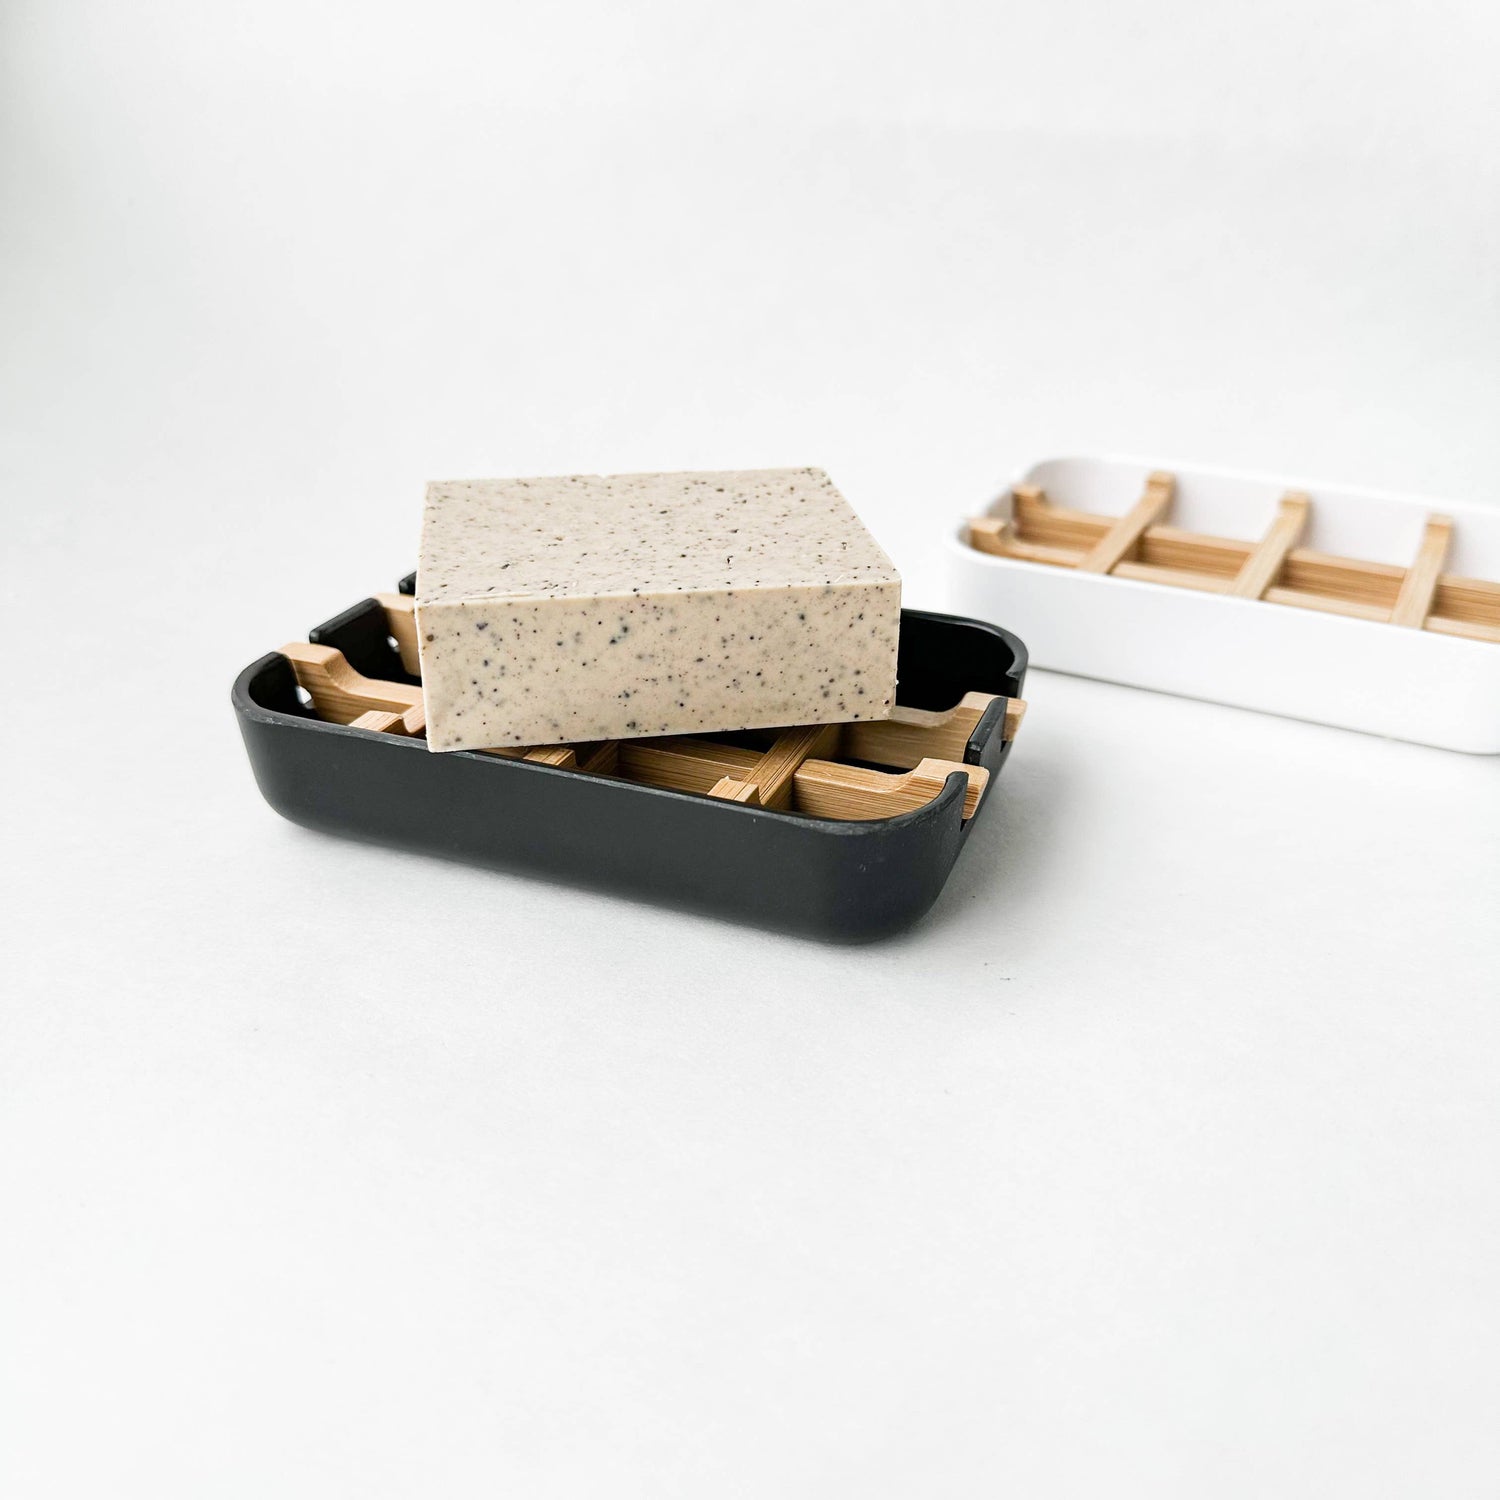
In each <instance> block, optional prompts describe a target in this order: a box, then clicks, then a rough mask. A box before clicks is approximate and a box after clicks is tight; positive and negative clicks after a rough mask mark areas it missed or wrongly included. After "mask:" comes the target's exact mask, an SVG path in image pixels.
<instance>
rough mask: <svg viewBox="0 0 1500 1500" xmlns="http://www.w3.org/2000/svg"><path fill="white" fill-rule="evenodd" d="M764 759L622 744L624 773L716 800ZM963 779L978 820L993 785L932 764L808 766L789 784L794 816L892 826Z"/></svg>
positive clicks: (969, 772) (670, 745)
mask: <svg viewBox="0 0 1500 1500" xmlns="http://www.w3.org/2000/svg"><path fill="white" fill-rule="evenodd" d="M760 759H761V757H760V756H758V755H756V753H755V752H754V751H753V750H741V749H738V748H737V747H735V746H733V745H719V744H714V743H712V742H710V741H708V740H692V739H686V740H684V739H674V738H670V737H668V738H663V739H659V740H624V741H622V742H621V744H620V770H621V772H622V773H623V774H625V775H627V776H632V777H635V778H637V779H639V780H641V781H648V782H650V783H651V784H652V785H653V786H664V787H668V788H670V789H671V790H673V791H677V792H711V791H712V790H713V789H714V787H715V786H717V785H718V783H719V782H720V781H721V780H722V779H723V778H725V777H732V778H733V779H735V780H742V779H743V778H744V776H745V775H746V773H747V772H749V771H751V770H752V769H753V768H754V767H755V765H756V764H757V763H758V762H759V761H760ZM955 772H959V773H961V774H962V775H964V776H966V777H967V778H968V786H967V788H966V789H965V792H964V807H963V816H964V818H965V820H967V819H969V818H971V817H973V816H974V812H975V810H976V809H977V808H978V806H979V799H980V797H981V795H982V794H983V792H984V788H985V786H986V785H987V784H988V782H989V774H990V773H989V772H988V771H986V770H985V768H984V767H983V766H967V765H961V764H959V763H958V762H956V761H948V760H938V759H936V758H929V759H927V760H923V761H919V762H918V763H917V765H916V766H914V767H913V768H912V769H911V770H909V771H902V772H891V771H870V770H866V769H865V768H864V767H863V766H844V765H839V764H838V763H837V762H835V761H829V760H806V761H803V763H802V764H801V765H800V766H798V767H797V770H796V772H795V773H794V775H793V777H792V786H793V793H794V797H795V804H796V809H797V810H798V811H800V812H805V813H811V814H813V815H814V816H815V817H820V818H840V819H844V820H846V821H855V820H859V819H862V818H891V817H895V816H896V814H897V813H903V812H911V811H912V810H913V809H915V808H918V807H922V806H924V805H925V804H926V803H928V802H930V801H932V799H933V798H934V797H936V796H937V794H938V793H939V792H941V791H942V789H943V787H944V785H945V784H946V783H947V780H948V777H949V776H951V775H953V774H954V773H955Z"/></svg>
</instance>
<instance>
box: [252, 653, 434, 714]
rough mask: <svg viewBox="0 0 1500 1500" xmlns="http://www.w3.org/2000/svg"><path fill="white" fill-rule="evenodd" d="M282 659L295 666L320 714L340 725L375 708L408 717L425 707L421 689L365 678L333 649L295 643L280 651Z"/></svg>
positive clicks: (303, 686) (301, 684) (301, 681)
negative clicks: (412, 709) (411, 712)
mask: <svg viewBox="0 0 1500 1500" xmlns="http://www.w3.org/2000/svg"><path fill="white" fill-rule="evenodd" d="M281 655H283V656H284V657H286V659H287V660H288V661H289V662H290V663H291V664H292V670H293V671H294V672H295V673H296V674H297V682H298V684H299V685H300V686H301V687H302V688H303V689H305V690H306V691H307V692H308V693H310V694H311V695H312V697H313V699H314V701H315V702H316V703H317V705H318V712H319V713H320V714H322V715H323V717H324V718H326V719H332V720H333V721H334V722H335V723H337V724H347V723H349V721H350V720H351V719H357V718H358V717H359V716H360V715H361V714H362V713H366V712H368V711H369V710H370V709H372V708H373V709H380V710H383V711H385V712H394V713H405V712H406V710H407V709H409V708H420V707H421V706H422V689H421V688H419V687H412V686H410V685H409V684H407V683H404V682H378V681H376V680H375V679H374V678H372V677H365V676H362V675H361V674H360V673H358V672H356V671H355V670H354V668H353V667H351V666H350V665H349V663H348V661H346V660H345V658H344V653H343V652H342V651H336V650H334V648H333V647H332V646H314V645H312V644H311V643H309V642H307V641H292V642H291V643H290V644H288V645H285V646H283V647H282V648H281Z"/></svg>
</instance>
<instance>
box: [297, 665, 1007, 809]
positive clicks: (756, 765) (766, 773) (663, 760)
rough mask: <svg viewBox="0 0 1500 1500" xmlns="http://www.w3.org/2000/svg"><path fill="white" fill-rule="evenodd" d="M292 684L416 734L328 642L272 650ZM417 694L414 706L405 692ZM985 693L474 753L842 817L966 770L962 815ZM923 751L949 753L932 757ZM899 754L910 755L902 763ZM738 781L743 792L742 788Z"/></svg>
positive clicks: (399, 694)
mask: <svg viewBox="0 0 1500 1500" xmlns="http://www.w3.org/2000/svg"><path fill="white" fill-rule="evenodd" d="M282 655H283V656H285V657H286V658H287V659H288V660H289V661H290V662H291V664H292V667H293V670H294V671H295V673H296V675H297V680H298V682H299V684H300V685H301V686H302V687H303V688H304V689H305V690H306V691H307V692H308V694H309V695H310V696H311V698H312V700H313V706H314V708H315V709H316V711H317V712H318V713H319V715H321V716H322V717H324V718H326V719H329V720H331V721H333V722H335V723H342V724H349V725H351V726H353V727H355V728H358V729H368V730H371V731H372V732H375V733H383V734H389V733H406V734H412V733H420V732H421V731H422V727H423V722H424V721H423V718H422V705H421V701H420V700H421V689H420V688H418V687H413V686H411V685H409V684H405V683H394V682H381V681H376V680H374V679H371V678H366V677H363V676H362V675H361V674H360V673H358V672H356V671H355V670H354V668H353V667H351V666H350V665H349V662H348V661H347V659H346V658H345V657H344V655H343V653H342V652H340V651H338V650H336V649H335V648H333V647H331V646H314V645H310V644H307V643H305V642H300V641H294V642H292V643H291V644H289V645H287V646H285V647H283V648H282ZM413 699H415V700H417V701H415V702H413V701H411V700H413ZM994 701H995V695H993V694H988V693H968V694H965V695H964V697H963V699H962V700H961V701H960V702H959V703H958V704H956V705H955V706H954V707H953V708H951V709H946V710H942V711H932V710H926V709H915V708H898V709H897V710H896V711H895V716H894V717H893V718H892V719H890V720H881V721H872V722H870V723H862V724H859V725H843V724H826V725H812V726H805V727H799V728H796V729H791V730H786V731H783V732H782V733H781V734H779V735H778V737H777V739H776V740H775V741H774V742H773V744H772V745H771V747H770V748H769V749H768V750H766V751H763V752H757V751H754V750H748V749H744V748H742V747H740V746H736V745H727V744H720V743H718V742H716V741H709V740H695V739H671V738H664V739H654V740H636V741H623V742H622V741H605V742H603V743H601V744H597V745H585V746H577V745H543V746H531V747H526V746H506V747H503V748H495V749H488V750H485V751H483V752H482V753H484V754H487V755H495V756H499V757H501V758H503V759H507V760H528V761H531V762H533V763H537V764H542V765H550V766H555V767H558V768H561V769H566V770H580V771H589V772H594V773H599V774H607V775H612V774H620V775H625V776H629V777H633V778H634V779H637V780H642V781H646V782H649V783H650V784H652V785H655V786H664V787H668V788H671V789H673V790H677V791H689V792H705V793H709V794H711V795H716V796H720V797H726V798H728V799H729V800H734V801H755V800H757V799H759V802H760V805H761V806H766V807H775V808H786V807H793V808H795V809H796V810H798V811H801V812H805V813H809V814H811V815H813V816H817V817H828V818H839V819H845V820H854V819H866V818H889V817H894V816H896V815H897V814H898V813H902V812H908V811H911V810H912V809H913V808H916V807H921V806H923V805H924V804H925V803H927V802H929V801H931V800H932V798H933V797H935V796H937V795H938V793H939V792H941V791H942V789H943V787H944V785H945V784H946V780H947V777H948V776H950V775H952V774H954V773H958V774H961V775H963V776H964V777H965V778H966V786H965V794H964V809H963V816H964V818H965V819H967V818H970V817H972V816H973V815H974V812H975V810H976V808H977V807H978V805H979V800H980V798H981V796H982V795H983V792H984V788H985V786H986V785H987V784H988V779H989V772H988V771H986V770H985V768H984V767H983V766H971V765H964V764H961V763H960V759H959V758H960V757H961V756H962V755H963V753H964V750H965V749H966V748H967V745H968V740H969V737H970V735H972V733H973V730H974V727H975V726H976V725H977V724H978V722H979V719H980V717H981V716H982V715H983V713H984V712H985V710H986V709H987V708H988V707H989V705H990V704H991V703H993V702H994ZM1025 711H1026V705H1025V703H1024V702H1022V701H1021V700H1019V699H1008V700H1006V716H1005V722H1004V725H1003V726H1002V731H1001V732H1002V735H1003V736H1004V737H1005V738H1007V739H1009V738H1011V737H1013V736H1014V734H1015V732H1016V729H1017V727H1018V726H1019V724H1020V721H1021V718H1022V716H1023V715H1024V714H1025ZM849 730H854V731H856V732H857V735H858V736H860V738H859V739H858V740H857V744H858V746H859V748H860V750H861V751H863V752H866V753H861V754H859V755H858V758H859V759H871V760H878V761H881V762H883V763H886V764H895V765H898V766H900V767H901V769H899V770H895V771H878V770H872V769H869V768H867V767H864V766H850V765H841V764H839V763H838V762H836V761H834V760H832V759H830V758H828V757H831V756H832V755H833V754H834V753H835V752H837V753H840V754H845V755H853V754H855V753H856V752H855V750H853V749H851V748H849V746H848V745H846V744H845V743H844V742H843V741H844V736H845V733H846V731H849ZM934 748H940V749H952V750H953V751H954V754H953V755H952V756H947V755H935V754H932V753H931V752H932V751H933V750H934ZM908 758H910V759H908ZM742 789H743V790H742Z"/></svg>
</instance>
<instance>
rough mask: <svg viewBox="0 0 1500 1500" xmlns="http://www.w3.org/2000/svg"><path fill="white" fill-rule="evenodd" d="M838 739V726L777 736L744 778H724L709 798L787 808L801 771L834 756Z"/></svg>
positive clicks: (812, 727)
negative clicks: (807, 763) (807, 762)
mask: <svg viewBox="0 0 1500 1500" xmlns="http://www.w3.org/2000/svg"><path fill="white" fill-rule="evenodd" d="M838 739H839V726H838V725H837V724H809V725H805V726H804V727H803V728H801V729H788V730H786V731H784V732H783V733H781V734H779V735H777V737H776V743H775V744H774V745H772V746H771V748H770V749H769V750H767V751H766V753H765V754H764V755H762V756H761V758H760V759H759V760H758V761H756V763H755V764H754V765H753V766H751V767H750V768H749V769H748V770H747V771H745V773H744V774H743V776H722V777H720V778H719V780H718V781H717V782H716V783H715V784H714V785H713V786H712V787H711V788H710V789H709V793H708V794H709V796H710V797H722V798H724V799H725V800H726V801H729V802H745V803H749V804H750V805H752V806H755V807H786V806H788V805H789V804H790V803H791V800H792V779H793V777H795V776H796V774H797V769H798V767H800V766H801V765H802V763H803V762H804V761H805V760H807V759H808V758H809V757H811V756H814V755H828V754H829V753H831V752H832V750H833V748H834V746H835V745H837V744H838Z"/></svg>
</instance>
